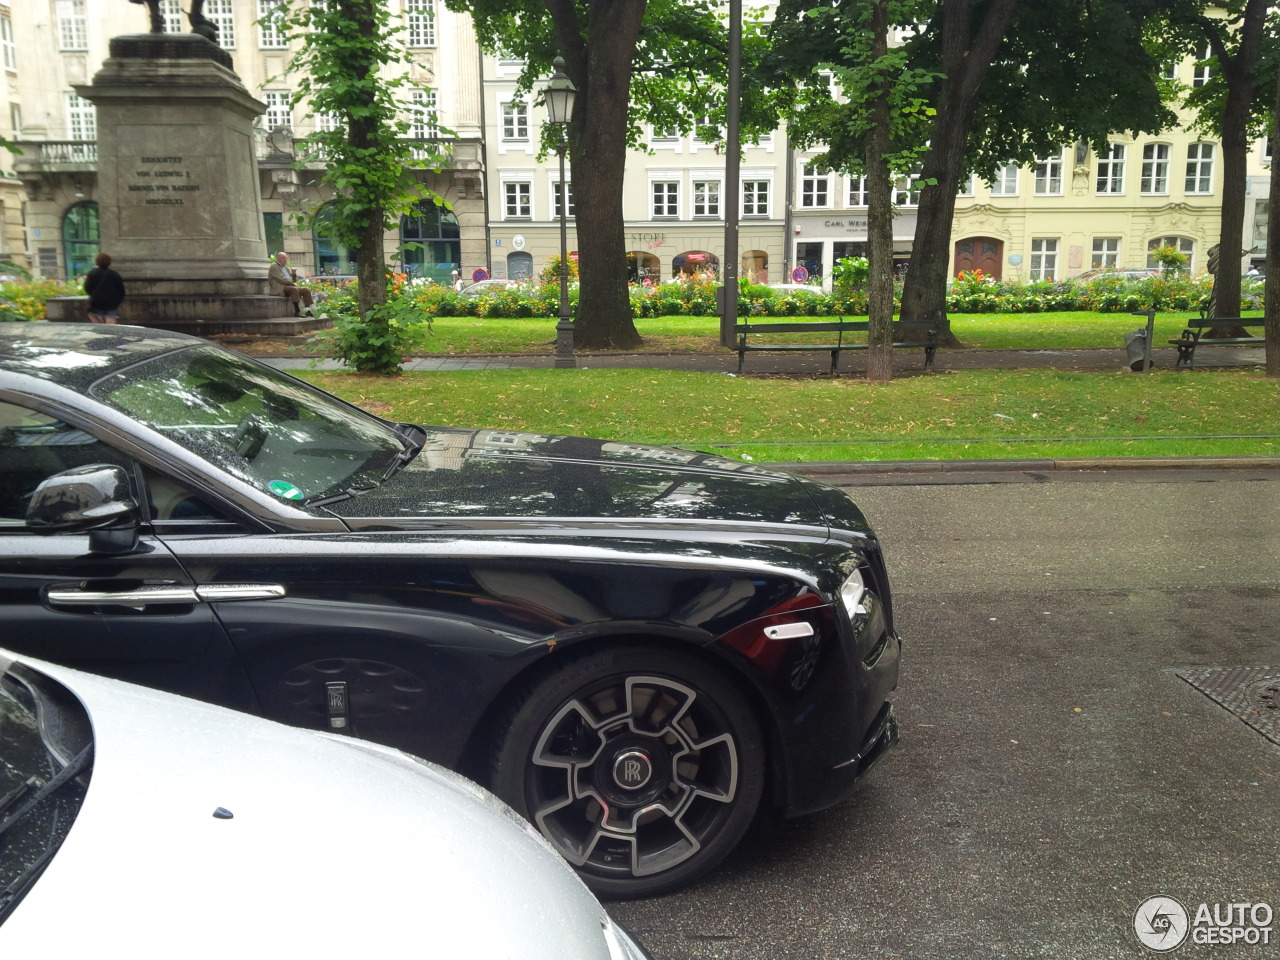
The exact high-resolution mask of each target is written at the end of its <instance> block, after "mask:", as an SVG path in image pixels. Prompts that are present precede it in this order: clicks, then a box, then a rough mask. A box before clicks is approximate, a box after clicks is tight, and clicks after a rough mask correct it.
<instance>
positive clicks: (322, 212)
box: [311, 203, 356, 276]
mask: <svg viewBox="0 0 1280 960" xmlns="http://www.w3.org/2000/svg"><path fill="white" fill-rule="evenodd" d="M336 212H337V211H336V210H335V209H334V206H333V204H331V203H326V204H325V205H324V206H323V207H321V208H320V209H319V210H317V211H316V216H315V219H314V220H313V221H312V223H311V233H312V236H313V237H314V238H315V250H316V271H317V272H318V273H325V274H329V275H330V276H332V275H335V274H339V275H341V274H346V275H349V276H350V275H354V274H355V272H356V251H355V250H354V249H353V248H351V247H348V246H347V245H346V244H345V243H343V242H342V241H341V240H339V239H338V238H337V237H335V236H334V235H333V218H334V216H335V215H336Z"/></svg>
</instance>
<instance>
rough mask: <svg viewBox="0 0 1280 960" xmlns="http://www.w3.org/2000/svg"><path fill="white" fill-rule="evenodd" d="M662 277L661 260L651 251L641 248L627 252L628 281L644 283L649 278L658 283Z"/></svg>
mask: <svg viewBox="0 0 1280 960" xmlns="http://www.w3.org/2000/svg"><path fill="white" fill-rule="evenodd" d="M661 279H662V261H660V260H659V259H658V258H657V257H655V256H654V255H653V254H652V253H646V252H645V251H643V250H629V251H628V252H627V280H628V281H629V282H630V283H644V282H645V281H646V280H649V281H651V282H653V283H658V282H659V281H660V280H661Z"/></svg>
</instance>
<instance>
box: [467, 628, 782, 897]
mask: <svg viewBox="0 0 1280 960" xmlns="http://www.w3.org/2000/svg"><path fill="white" fill-rule="evenodd" d="M764 771H765V753H764V744H763V741H762V738H761V734H760V728H759V724H758V723H757V722H756V720H755V717H754V716H753V715H752V713H751V710H750V708H749V707H748V706H747V704H746V702H745V700H744V698H743V697H742V695H741V694H740V693H739V692H738V690H737V689H736V688H735V687H734V686H733V684H732V683H730V682H728V681H727V680H725V679H724V678H723V677H722V676H720V675H719V673H718V672H717V671H716V670H715V669H714V668H713V667H711V666H709V665H707V664H705V663H703V662H702V661H700V660H697V659H695V658H693V657H689V656H686V655H683V654H679V653H674V652H672V651H668V650H650V649H641V648H635V647H631V648H625V649H620V650H616V651H614V650H608V651H601V652H597V653H594V654H590V655H587V656H584V657H581V658H580V659H577V660H575V661H572V662H571V663H569V664H568V665H567V666H566V667H565V668H564V669H562V670H560V671H559V672H558V673H556V674H553V675H552V676H551V677H549V678H547V679H546V680H544V681H543V682H542V683H539V684H537V685H535V686H533V687H532V689H530V690H529V691H528V693H527V694H526V696H525V698H524V699H523V700H522V701H521V702H520V703H519V704H518V705H517V706H516V707H515V708H514V710H513V712H512V714H511V716H510V722H509V724H508V726H507V728H506V734H505V737H504V739H503V741H502V743H501V744H500V746H499V748H498V751H497V753H496V756H495V762H494V777H493V783H492V786H493V788H494V791H495V792H496V793H497V794H498V795H499V796H501V797H502V798H503V799H504V800H506V801H507V802H508V803H510V804H511V805H512V806H513V807H515V808H516V810H518V811H519V812H520V813H522V814H524V816H526V817H527V818H528V819H529V820H530V821H531V822H533V823H534V824H535V825H536V826H537V827H538V829H539V830H540V831H541V832H542V834H543V836H545V837H546V838H547V840H549V841H550V842H551V844H552V845H553V846H554V847H555V848H556V849H557V850H558V851H559V852H560V853H561V855H563V856H564V858H565V859H566V860H568V861H569V862H570V863H571V864H573V866H574V867H575V868H576V869H577V871H578V873H579V875H580V876H581V877H582V879H583V880H584V881H586V883H587V885H588V886H589V887H591V889H592V890H594V891H595V892H596V893H597V894H599V895H601V896H605V897H612V898H633V897H645V896H652V895H654V894H658V893H664V892H667V891H669V890H674V889H676V888H678V887H681V886H684V885H686V884H688V883H690V882H692V881H693V880H695V879H697V878H698V877H700V876H702V875H703V874H704V873H706V872H707V871H708V870H710V869H711V868H713V867H714V866H715V865H716V864H717V863H719V862H720V861H721V860H722V859H723V858H724V857H725V855H726V854H728V853H729V851H730V850H732V849H733V847H734V846H735V845H736V844H737V842H738V841H739V840H740V839H741V837H742V835H743V833H744V832H745V831H746V829H747V827H748V826H749V825H750V823H751V820H752V818H753V817H754V815H755V812H756V809H757V807H758V806H759V803H760V797H761V794H762V792H763V787H764Z"/></svg>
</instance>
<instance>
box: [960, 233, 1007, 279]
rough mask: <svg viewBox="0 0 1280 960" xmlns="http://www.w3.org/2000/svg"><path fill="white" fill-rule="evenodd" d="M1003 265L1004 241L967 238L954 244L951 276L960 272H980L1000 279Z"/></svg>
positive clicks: (993, 238)
mask: <svg viewBox="0 0 1280 960" xmlns="http://www.w3.org/2000/svg"><path fill="white" fill-rule="evenodd" d="M1003 265H1004V241H1003V240H997V239H996V238H995V237H969V238H967V239H965V240H960V241H958V242H957V243H956V259H955V269H953V270H952V271H951V275H952V276H955V275H956V274H958V273H961V272H962V271H969V270H981V271H982V272H983V273H985V274H987V276H990V277H995V278H996V279H997V280H999V279H1000V271H1001V268H1002V267H1003Z"/></svg>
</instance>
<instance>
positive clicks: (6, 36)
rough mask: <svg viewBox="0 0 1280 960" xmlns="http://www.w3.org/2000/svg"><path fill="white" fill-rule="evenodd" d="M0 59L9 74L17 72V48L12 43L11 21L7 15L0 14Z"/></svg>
mask: <svg viewBox="0 0 1280 960" xmlns="http://www.w3.org/2000/svg"><path fill="white" fill-rule="evenodd" d="M0 57H2V58H3V60H4V68H5V69H6V70H8V71H9V72H10V73H16V72H17V70H18V46H17V44H15V43H14V42H13V21H12V20H10V19H9V15H8V14H7V13H5V14H0Z"/></svg>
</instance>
